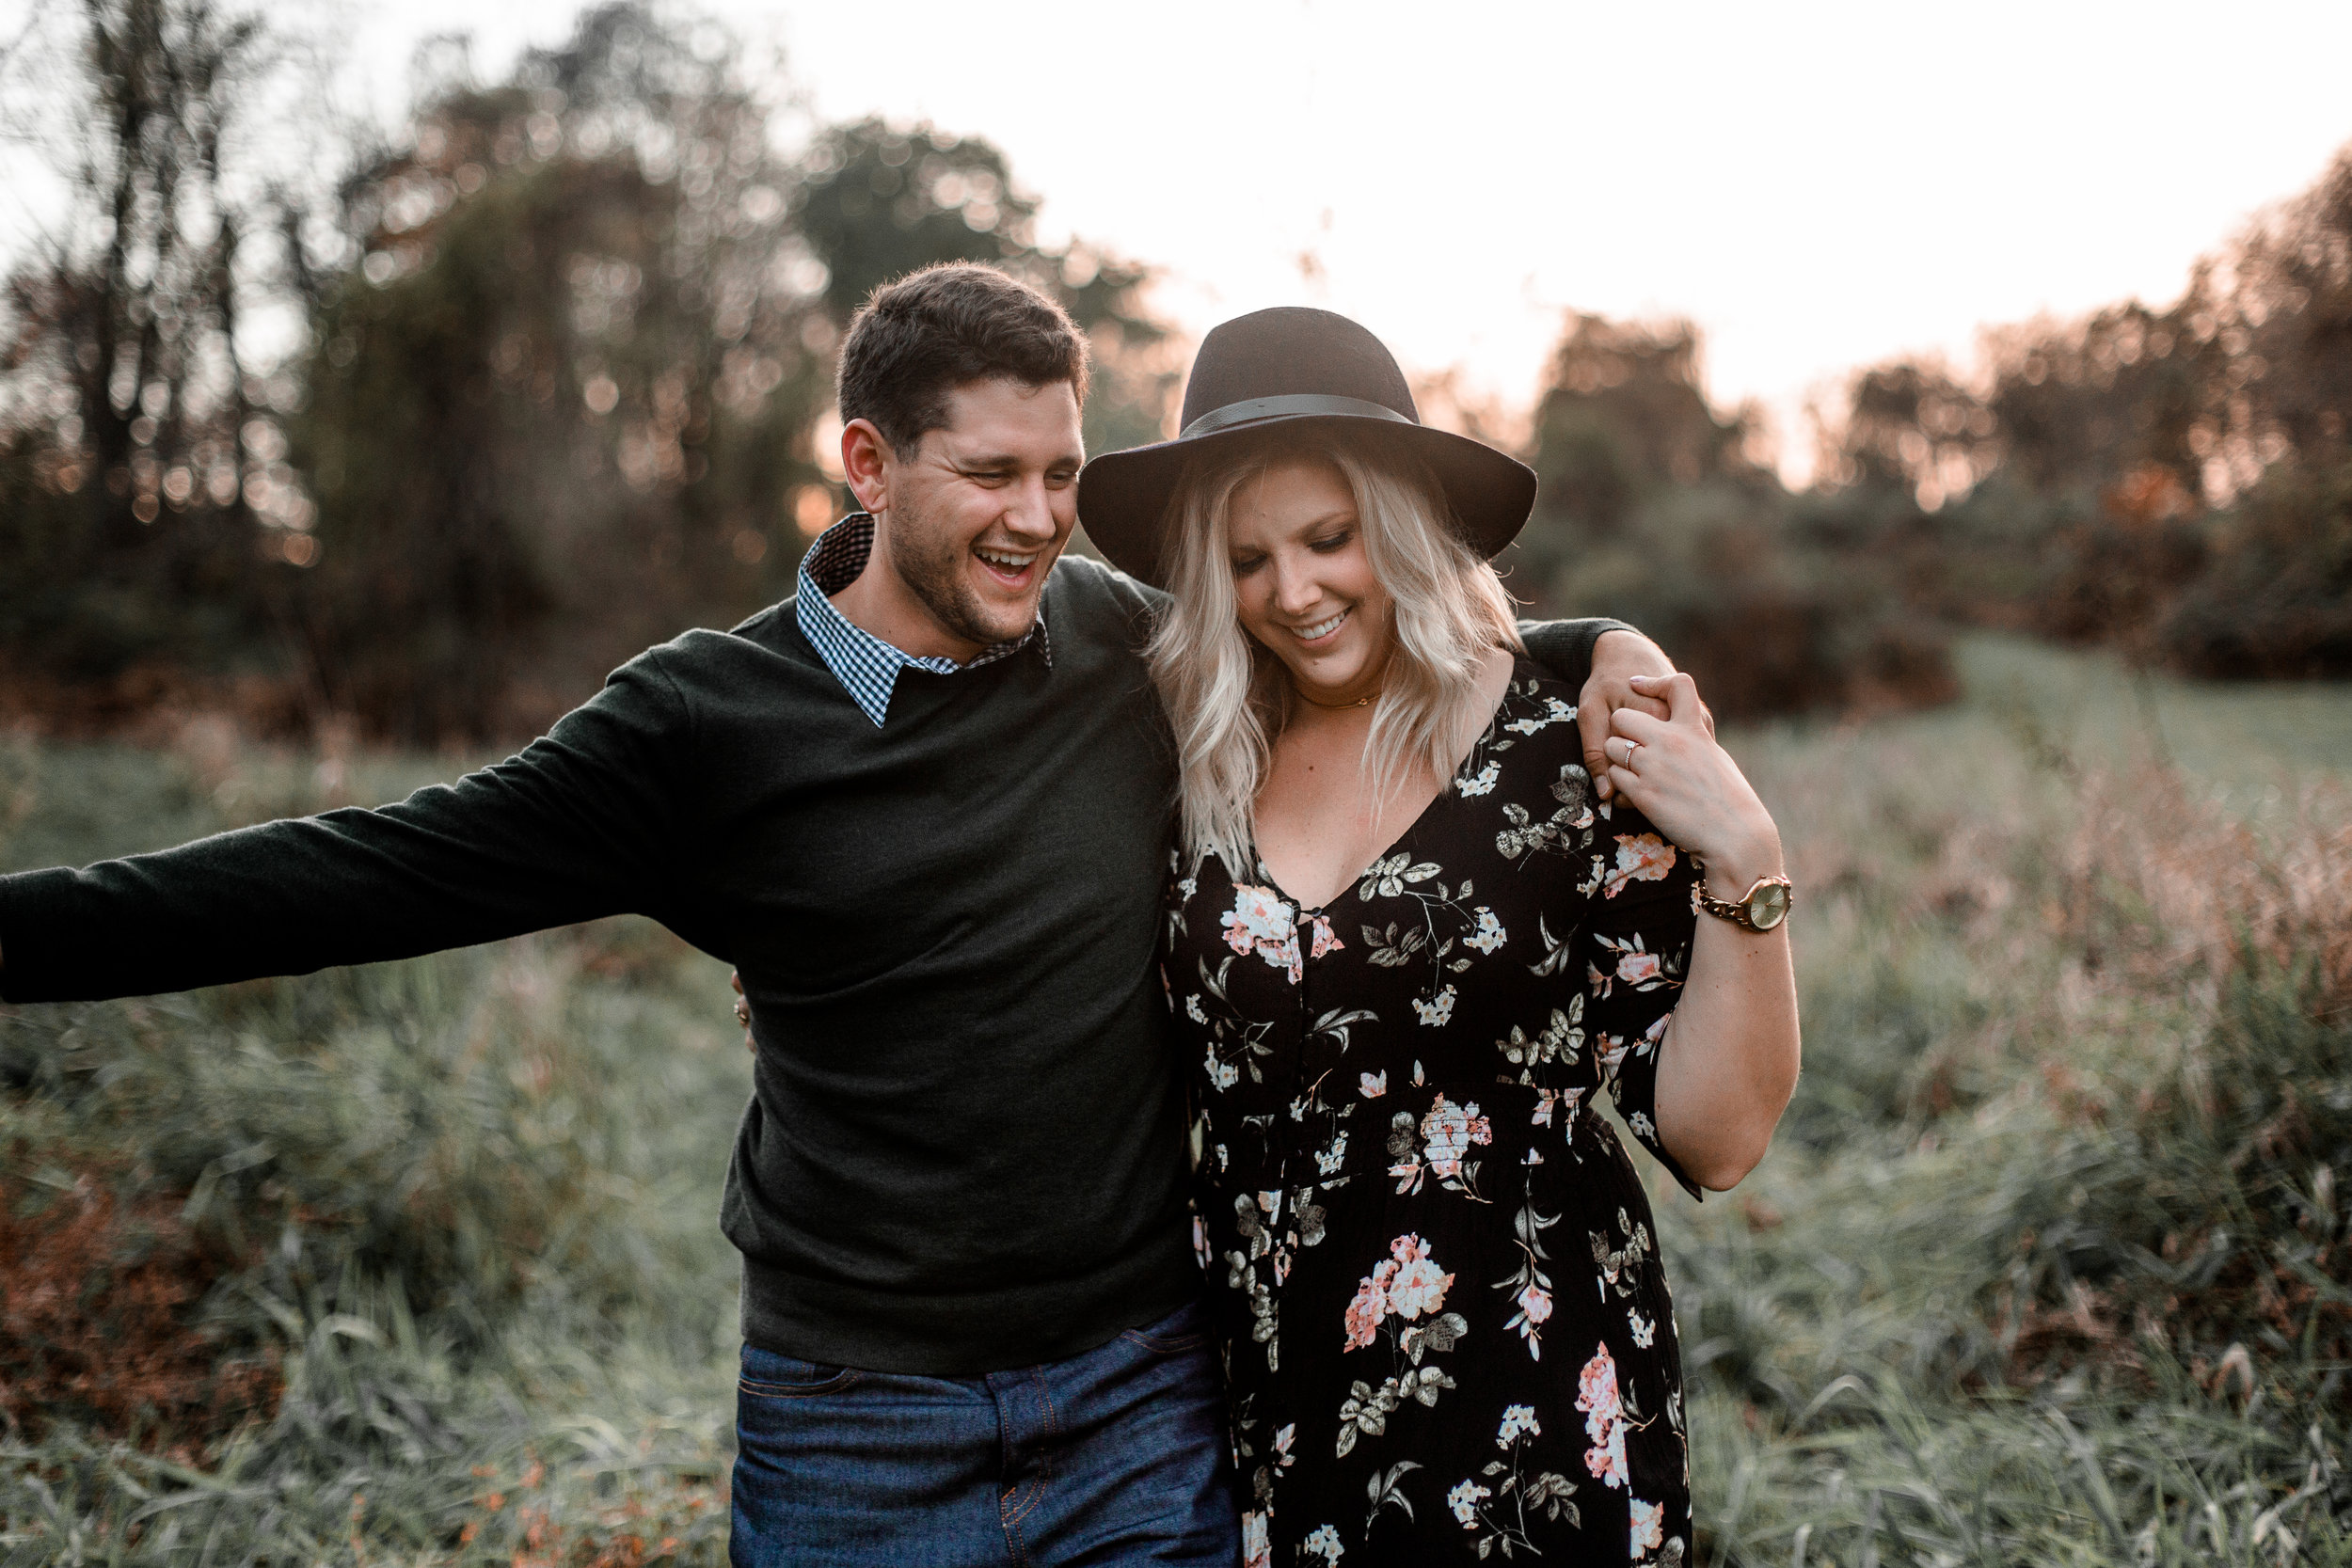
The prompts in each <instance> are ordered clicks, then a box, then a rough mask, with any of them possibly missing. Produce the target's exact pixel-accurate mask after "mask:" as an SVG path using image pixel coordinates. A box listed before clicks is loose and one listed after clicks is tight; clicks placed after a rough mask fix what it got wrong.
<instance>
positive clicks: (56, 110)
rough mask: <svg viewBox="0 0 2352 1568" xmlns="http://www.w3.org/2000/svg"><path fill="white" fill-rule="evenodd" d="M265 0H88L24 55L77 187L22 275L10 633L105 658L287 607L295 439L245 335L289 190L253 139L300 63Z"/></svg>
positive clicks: (98, 672) (186, 644)
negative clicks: (268, 173)
mask: <svg viewBox="0 0 2352 1568" xmlns="http://www.w3.org/2000/svg"><path fill="white" fill-rule="evenodd" d="M286 64H287V61H286V55H285V54H284V51H283V49H282V47H281V42H280V40H278V39H277V38H276V37H274V36H273V35H272V34H271V32H270V31H269V30H268V29H267V28H266V27H265V26H264V25H263V24H262V20H261V18H260V16H259V15H258V13H245V14H239V13H235V12H231V11H229V10H226V9H224V8H221V7H218V6H215V5H212V4H209V3H207V0H83V4H81V5H80V6H79V7H78V8H63V7H59V8H50V9H49V10H47V11H45V12H41V13H38V14H36V15H35V16H34V17H33V19H32V22H31V24H29V25H28V28H27V30H26V31H25V32H24V34H23V35H21V37H20V39H19V40H18V43H17V49H16V52H15V53H14V55H12V56H10V57H9V58H8V60H7V61H6V77H5V78H4V79H0V80H4V81H5V86H6V88H7V91H8V96H9V98H10V100H11V110H12V113H11V119H12V120H13V121H14V123H13V124H12V126H11V131H12V134H13V135H16V136H17V137H18V138H19V139H20V140H22V141H28V142H30V143H31V144H32V145H34V146H35V147H37V148H39V149H40V150H43V151H45V152H46V153H47V155H48V160H49V163H50V165H51V167H52V169H53V171H54V172H55V173H56V174H57V175H58V176H60V177H61V178H62V181H63V184H64V188H65V194H66V198H67V199H66V203H65V211H64V214H63V216H62V217H61V219H60V220H59V221H58V222H56V224H55V225H53V226H52V227H51V228H50V230H48V231H47V232H46V233H45V234H44V235H43V236H42V237H41V239H40V242H39V243H38V244H37V245H35V246H34V247H33V253H32V255H31V256H30V258H28V259H27V260H25V261H23V262H22V263H20V264H19V265H18V266H17V267H16V268H15V269H14V270H13V271H12V272H11V273H10V274H9V275H8V277H7V280H6V286H5V298H6V309H7V316H6V321H5V325H0V557H5V559H6V560H7V562H8V571H7V572H5V573H0V650H5V651H6V654H7V656H8V657H9V658H10V659H11V660H12V661H13V662H15V663H16V664H17V665H18V667H19V668H30V669H37V670H41V671H46V672H49V673H56V674H61V675H65V676H70V677H84V678H87V677H91V676H104V675H109V674H112V673H116V672H118V671H119V670H120V669H121V668H122V667H123V666H124V665H126V664H127V663H129V662H130V661H132V660H134V659H135V658H138V657H142V656H149V655H154V654H158V653H164V652H168V653H169V654H170V655H171V656H172V657H178V658H182V659H194V660H197V661H199V662H202V661H204V660H205V659H206V658H207V657H208V656H211V655H214V654H216V653H219V652H224V651H225V652H230V653H233V652H235V651H236V650H239V649H241V648H245V647H247V646H249V645H250V644H251V642H252V641H254V640H255V639H256V638H257V637H259V636H260V635H261V632H262V626H264V625H265V616H264V615H263V613H262V591H263V588H264V586H265V584H264V583H263V581H262V578H261V575H260V573H259V571H258V568H257V563H256V559H255V558H256V551H255V544H256V541H257V538H258V537H259V536H260V532H261V530H260V528H259V527H258V525H257V517H256V513H257V512H259V513H260V514H262V520H265V521H268V522H271V523H276V524H280V525H286V524H293V523H296V522H299V521H307V518H306V517H305V516H304V515H303V514H302V510H301V508H302V506H303V503H302V501H301V499H300V498H299V496H298V494H296V493H294V492H285V493H283V494H279V495H277V496H276V502H281V503H282V504H276V503H274V502H273V495H274V493H273V492H272V490H271V488H270V484H269V478H268V473H269V467H270V464H269V458H270V453H269V450H268V449H269V445H270V442H271V439H272V435H273V433H272V432H271V430H270V428H269V425H268V422H267V420H266V419H263V418H260V417H257V409H256V404H257V401H258V396H259V388H258V387H257V385H256V383H255V380H254V378H253V377H252V376H250V375H249V374H248V373H247V367H246V364H245V361H244V356H243V353H242V350H241V345H240V343H239V339H238V328H239V324H240V318H241V315H242V314H243V313H244V312H245V310H246V309H247V307H248V304H249V302H250V300H251V299H252V298H253V296H254V295H255V294H256V293H260V292H265V291H266V288H267V278H266V276H265V273H266V268H267V261H266V259H262V260H257V259H256V258H255V256H254V255H253V254H252V253H251V249H250V246H249V242H250V241H251V240H252V239H253V238H254V237H255V236H256V233H257V231H259V233H260V236H261V238H262V240H263V242H264V245H266V243H267V241H268V237H269V230H270V229H271V227H272V225H273V222H274V219H273V215H272V211H271V205H272V202H273V200H274V199H275V198H274V197H273V195H272V194H271V193H269V192H268V191H266V190H265V189H264V188H262V186H261V185H260V184H258V183H257V182H256V181H255V179H254V178H253V174H254V169H253V167H252V166H251V162H252V161H251V160H250V159H246V158H243V156H242V153H243V150H242V148H241V147H240V144H239V142H238V139H237V133H238V131H239V130H240V129H241V127H242V124H243V121H244V119H245V116H246V108H247V105H248V104H249V103H253V102H255V101H256V100H258V99H260V98H262V97H263V96H264V93H263V89H264V87H266V86H267V85H268V84H269V83H270V82H271V80H272V79H273V78H275V77H277V76H278V75H279V74H281V73H282V72H283V71H284V70H285V69H286Z"/></svg>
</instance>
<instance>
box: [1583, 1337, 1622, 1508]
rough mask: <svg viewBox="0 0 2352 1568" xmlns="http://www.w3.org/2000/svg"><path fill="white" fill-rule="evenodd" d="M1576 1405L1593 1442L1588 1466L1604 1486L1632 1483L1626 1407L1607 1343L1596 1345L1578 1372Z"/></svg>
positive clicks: (1586, 1455)
mask: <svg viewBox="0 0 2352 1568" xmlns="http://www.w3.org/2000/svg"><path fill="white" fill-rule="evenodd" d="M1576 1407H1577V1408H1578V1409H1579V1410H1581V1411H1583V1412H1584V1435H1585V1436H1587V1437H1589V1438H1591V1439H1592V1444H1593V1446H1592V1447H1591V1448H1590V1449H1586V1450H1585V1451H1584V1467H1585V1468H1586V1469H1587V1470H1590V1471H1591V1472H1592V1473H1593V1479H1594V1480H1596V1481H1599V1482H1600V1483H1601V1484H1602V1485H1604V1486H1612V1487H1615V1486H1626V1485H1629V1484H1630V1482H1631V1479H1632V1478H1631V1476H1630V1475H1629V1473H1628V1471H1627V1469H1626V1463H1625V1409H1624V1407H1623V1406H1622V1405H1620V1404H1619V1403H1618V1402H1617V1364H1616V1362H1615V1361H1613V1359H1611V1358H1610V1354H1609V1347H1608V1346H1607V1345H1597V1346H1596V1347H1594V1351H1593V1358H1592V1359H1591V1360H1590V1361H1587V1362H1585V1363H1584V1370H1582V1371H1581V1372H1580V1373H1578V1374H1577V1395H1576Z"/></svg>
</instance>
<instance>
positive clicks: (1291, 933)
mask: <svg viewBox="0 0 2352 1568" xmlns="http://www.w3.org/2000/svg"><path fill="white" fill-rule="evenodd" d="M1225 945H1226V946H1228V947H1230V948H1232V950H1233V951H1234V952H1236V953H1241V954H1245V955H1246V954H1249V953H1255V954H1257V955H1258V957H1260V958H1263V959H1264V960H1265V961H1266V962H1267V963H1269V964H1272V965H1273V966H1274V967H1275V968H1277V969H1279V970H1282V971H1284V972H1285V973H1287V974H1289V975H1290V977H1291V979H1292V980H1293V981H1295V980H1297V979H1298V977H1299V975H1300V974H1304V973H1305V970H1304V968H1303V966H1302V965H1301V964H1300V963H1299V958H1298V923H1297V917H1296V915H1295V914H1294V913H1293V911H1292V910H1291V907H1290V905H1288V904H1286V903H1284V902H1283V901H1282V899H1281V897H1280V896H1279V895H1278V894H1276V893H1275V892H1274V890H1273V889H1271V888H1263V887H1251V886H1250V885H1249V884H1248V883H1247V882H1240V883H1236V884H1235V885H1234V887H1233V907H1232V909H1230V910H1228V911H1225Z"/></svg>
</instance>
